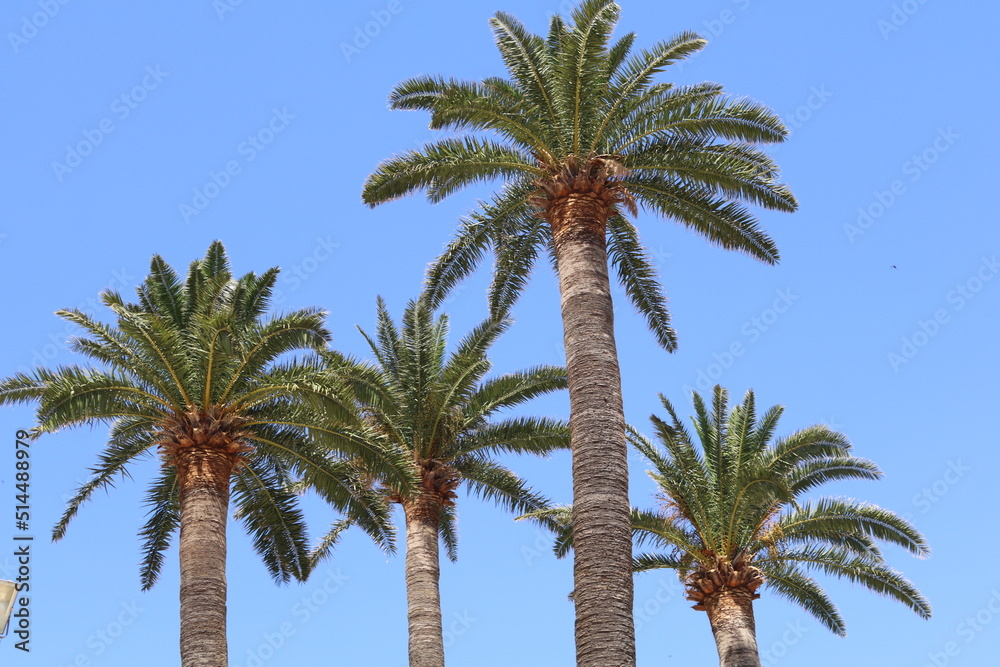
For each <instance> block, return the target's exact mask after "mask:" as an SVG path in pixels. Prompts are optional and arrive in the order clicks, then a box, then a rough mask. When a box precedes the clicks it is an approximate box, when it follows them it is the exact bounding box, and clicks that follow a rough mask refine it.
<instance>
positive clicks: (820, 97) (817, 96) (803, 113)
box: [775, 84, 833, 148]
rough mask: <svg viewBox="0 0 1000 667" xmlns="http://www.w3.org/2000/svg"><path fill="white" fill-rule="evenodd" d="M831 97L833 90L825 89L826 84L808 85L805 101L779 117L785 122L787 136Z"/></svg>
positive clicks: (803, 123)
mask: <svg viewBox="0 0 1000 667" xmlns="http://www.w3.org/2000/svg"><path fill="white" fill-rule="evenodd" d="M831 97H833V91H830V90H827V88H826V84H820V85H819V86H810V87H809V95H808V96H807V97H806V99H805V101H804V102H803V103H802V104H800V105H799V106H797V107H795V110H794V111H792V112H791V113H790V114H788V115H787V116H783V117H782V119H781V120H782V121H783V122H784V123H785V127H786V128H788V134H789V136H791V135H792V134H794V133H795V131H796V130H798V129H799V128H801V127H802V126H803V125H805V124H806V123H808V122H809V121H810V120H811V119H812V117H813V115H814V114H815V113H816V112H817V111H819V110H820V109H822V108H823V107H824V106H825V105H826V103H827V102H828V101H829V100H830V98H831ZM775 148H777V147H775Z"/></svg>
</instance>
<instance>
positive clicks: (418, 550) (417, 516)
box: [403, 495, 444, 667]
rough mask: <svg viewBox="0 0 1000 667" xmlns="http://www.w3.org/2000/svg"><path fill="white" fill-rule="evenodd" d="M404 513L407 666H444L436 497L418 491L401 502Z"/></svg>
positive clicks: (438, 502)
mask: <svg viewBox="0 0 1000 667" xmlns="http://www.w3.org/2000/svg"><path fill="white" fill-rule="evenodd" d="M403 509H404V512H405V514H406V603H407V619H408V621H409V626H410V667H444V634H443V631H442V628H441V592H440V590H439V588H438V583H439V581H440V579H441V564H440V561H439V556H438V523H439V521H440V512H441V504H440V500H438V499H437V498H434V497H433V496H429V495H421V496H420V497H419V498H417V499H416V500H415V501H413V502H409V503H404V505H403Z"/></svg>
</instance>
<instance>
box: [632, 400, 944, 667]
mask: <svg viewBox="0 0 1000 667" xmlns="http://www.w3.org/2000/svg"><path fill="white" fill-rule="evenodd" d="M660 398H661V401H662V402H663V407H664V408H665V409H666V410H667V412H668V414H669V415H670V421H669V422H668V421H664V420H662V419H660V418H659V417H656V416H655V415H654V416H653V417H651V419H652V422H653V428H654V431H655V433H656V439H657V440H658V441H659V443H660V444H662V446H663V448H664V449H665V451H664V450H661V449H660V448H659V447H657V446H654V444H653V443H652V442H651V441H649V440H647V439H646V438H644V437H642V436H640V435H638V434H635V435H634V436H633V442H634V443H635V445H636V446H637V447H638V449H639V451H641V452H642V453H643V455H645V456H646V458H647V459H649V461H650V462H651V463H652V464H653V468H654V470H653V471H651V472H650V473H649V474H650V476H651V477H652V478H653V479H654V480H655V481H656V483H657V485H658V486H659V488H660V498H661V500H662V503H663V504H662V506H661V509H660V511H657V512H649V511H643V512H639V511H637V512H635V513H634V515H633V527H634V529H635V531H636V536H637V538H638V540H639V542H640V543H644V542H648V543H650V544H653V545H655V546H657V547H661V548H663V549H666V552H664V553H652V554H643V555H640V556H638V557H637V558H636V559H635V565H636V571H639V572H641V571H645V570H651V569H656V568H670V569H674V570H676V571H677V573H678V575H679V576H680V578H681V580H682V581H683V582H684V583H685V584H686V586H687V589H686V592H687V598H688V600H691V601H693V602H695V603H696V604H695V605H694V609H697V610H701V611H705V612H706V613H707V614H708V620H709V622H710V624H711V626H712V633H713V634H714V636H715V641H716V646H717V648H718V651H719V662H720V665H722V667H744V666H747V667H759V665H760V658H759V657H758V654H757V642H756V638H755V629H754V627H755V626H754V615H753V600H755V599H757V598H759V597H760V594H759V593H757V592H756V591H757V589H758V588H760V587H761V586H763V587H764V588H766V589H770V590H771V591H773V592H774V593H776V594H778V595H780V596H782V597H784V598H786V599H788V600H789V601H791V602H793V603H795V604H797V605H799V606H800V607H802V608H803V609H805V610H806V611H807V612H809V613H810V614H812V615H813V616H815V617H816V618H817V619H818V620H819V621H820V622H821V623H822V624H823V625H825V626H826V627H827V628H829V629H830V630H831V631H833V632H834V633H836V634H838V635H840V636H843V635H844V634H845V627H844V621H843V619H842V618H841V616H840V614H839V613H838V611H837V608H836V607H835V606H834V605H833V603H832V602H831V601H830V599H829V597H827V595H826V593H825V592H824V591H823V589H822V588H821V587H820V586H819V584H818V583H817V582H816V581H815V580H814V579H813V578H812V577H810V576H809V575H808V574H807V572H809V571H818V572H822V573H825V574H828V575H833V576H834V577H837V578H842V579H848V580H849V581H852V582H854V583H857V584H860V585H862V586H864V587H865V588H868V589H869V590H871V591H874V592H876V593H879V594H881V595H885V596H887V597H890V598H892V599H894V600H898V601H899V602H902V603H903V604H905V605H906V606H908V607H909V608H910V609H912V610H913V611H914V612H916V613H917V614H918V615H919V616H920V617H921V618H929V617H930V614H931V608H930V605H929V604H928V602H927V600H926V599H925V598H924V596H923V595H921V593H920V591H918V590H917V589H916V588H915V587H914V586H913V584H911V583H910V582H909V581H907V580H906V579H905V578H904V577H903V576H902V575H900V574H899V573H898V572H896V571H894V570H892V569H891V568H890V567H889V566H888V565H887V564H886V562H885V559H884V557H883V555H882V553H881V551H880V550H879V548H878V546H877V545H876V543H875V541H876V540H881V541H883V542H887V543H889V544H895V545H898V546H901V547H903V548H904V549H906V550H908V551H909V552H910V553H912V554H914V555H915V556H918V557H926V556H927V555H928V554H929V553H930V552H929V549H928V547H927V543H926V541H925V540H924V537H923V536H922V535H921V534H920V533H919V531H917V529H916V528H914V527H913V526H912V525H911V524H910V523H908V522H907V521H906V520H905V519H903V518H901V517H900V516H898V515H897V514H894V513H893V512H891V511H889V510H886V509H883V508H882V507H879V506H877V505H873V504H870V503H864V502H859V501H856V500H852V499H843V498H819V499H811V500H806V501H802V500H801V498H802V496H803V494H805V493H806V492H807V491H810V490H811V489H813V488H815V487H817V486H819V485H821V484H825V483H827V482H832V481H836V480H841V479H878V478H879V477H881V472H880V471H879V470H878V468H877V467H876V466H875V464H874V463H872V462H871V461H868V460H866V459H861V458H857V457H855V456H853V455H852V454H851V445H850V442H848V440H847V438H846V437H845V436H844V435H843V434H841V433H838V432H836V431H833V430H831V429H829V428H827V427H826V426H823V425H816V426H810V427H808V428H805V429H802V430H800V431H796V432H795V433H793V434H791V435H790V436H788V437H786V438H780V439H777V440H773V441H772V435H773V433H774V430H775V427H776V426H777V423H778V419H779V417H780V416H781V413H782V408H781V406H775V407H772V408H771V409H770V410H768V411H767V412H765V413H764V415H763V416H761V417H760V418H759V419H758V417H757V414H756V408H755V403H754V394H753V392H752V391H748V392H747V393H746V395H745V396H744V397H743V401H742V403H740V404H739V405H736V406H734V407H733V409H732V411H728V405H727V404H728V394H727V392H726V390H725V389H723V388H722V387H719V386H716V387H715V390H714V396H713V401H712V406H711V408H709V407H708V406H706V405H705V403H704V401H703V400H702V398H701V396H699V395H698V394H697V393H695V394H694V408H695V415H694V418H693V420H692V421H693V424H694V431H695V434H696V435H697V437H698V440H699V441H700V443H701V446H700V451H699V448H698V447H696V446H695V445H694V443H693V440H692V438H691V435H690V433H689V432H688V430H687V429H686V428H685V427H684V425H683V424H682V423H681V421H680V420H679V419H678V418H677V415H676V414H675V412H674V409H673V407H672V406H671V404H670V402H669V401H668V400H667V399H665V398H663V397H662V396H661V397H660Z"/></svg>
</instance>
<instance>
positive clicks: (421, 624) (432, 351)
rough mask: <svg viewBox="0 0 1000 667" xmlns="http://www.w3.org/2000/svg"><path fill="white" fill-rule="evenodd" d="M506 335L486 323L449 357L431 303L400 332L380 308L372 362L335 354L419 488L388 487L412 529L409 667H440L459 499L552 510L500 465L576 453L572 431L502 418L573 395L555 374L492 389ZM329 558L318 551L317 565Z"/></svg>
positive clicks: (547, 370) (531, 374) (528, 374)
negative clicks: (507, 459)
mask: <svg viewBox="0 0 1000 667" xmlns="http://www.w3.org/2000/svg"><path fill="white" fill-rule="evenodd" d="M508 326H509V322H508V321H507V320H502V319H501V320H498V319H488V320H486V321H484V322H482V323H481V324H479V325H478V326H477V327H475V328H474V329H473V330H472V331H471V332H470V333H469V334H468V335H467V336H466V337H465V338H464V339H463V340H462V341H461V342H460V343H459V344H458V347H457V348H456V349H455V350H454V352H452V353H451V354H450V355H449V354H446V346H447V334H448V319H447V317H446V316H445V315H441V316H439V317H438V318H436V319H435V318H434V317H433V314H432V312H431V309H430V308H429V307H428V306H427V305H426V303H423V302H419V301H416V302H411V303H410V304H409V305H408V306H407V307H406V310H405V312H404V313H403V319H402V326H401V327H397V326H396V324H395V323H394V322H393V320H392V318H391V317H390V315H389V313H388V311H387V309H386V306H385V303H384V302H383V301H382V299H381V298H380V299H379V300H378V327H377V330H376V334H375V337H374V338H372V337H369V336H368V335H367V334H365V333H364V331H362V334H364V336H365V339H366V340H367V341H368V344H369V345H370V346H371V350H372V354H373V355H374V356H375V362H374V363H370V362H360V361H357V360H354V359H351V358H348V357H345V356H343V355H341V354H339V353H336V352H331V353H328V354H327V358H328V360H329V362H330V366H331V368H332V370H333V371H334V372H335V373H336V374H337V375H338V376H340V377H342V378H343V379H344V380H345V381H346V382H347V383H348V384H349V385H350V386H351V387H352V388H353V389H354V391H355V393H356V396H357V399H358V402H359V404H360V406H361V411H362V413H363V415H364V419H365V422H366V424H367V426H368V432H369V433H370V436H369V437H370V438H371V440H372V446H373V447H374V448H377V449H390V448H394V449H397V450H399V451H402V452H404V453H405V456H406V458H407V460H408V461H409V463H410V465H411V468H412V471H413V473H414V475H415V477H416V478H417V479H418V480H419V481H420V483H419V484H417V485H414V486H412V487H409V488H407V487H403V486H400V485H398V484H396V483H395V482H393V481H392V480H389V481H387V482H386V483H384V484H383V485H382V488H381V491H382V493H383V494H384V497H385V499H386V500H387V501H388V502H390V503H397V504H399V505H400V506H401V507H402V509H403V514H404V517H405V521H406V566H405V568H406V596H407V603H408V618H409V655H410V665H411V667H443V666H444V640H443V634H442V627H441V596H440V593H439V590H438V582H439V579H440V563H439V553H438V540H439V539H440V540H441V541H442V542H443V543H444V546H445V549H446V550H447V553H448V556H449V558H451V559H452V560H454V559H455V557H456V554H457V552H456V536H457V532H456V527H455V520H456V510H455V502H456V500H457V498H458V494H457V491H458V489H459V487H461V486H463V485H464V486H465V487H466V488H467V489H468V490H469V491H471V492H472V493H474V494H476V495H478V496H479V497H481V498H483V499H485V500H491V501H493V502H495V503H497V504H498V505H501V506H502V507H504V508H506V509H509V510H510V511H512V512H518V513H523V512H530V511H536V510H539V509H542V508H545V507H547V506H548V502H547V501H546V499H545V498H543V497H542V496H540V495H539V494H537V493H535V492H534V491H532V490H531V489H529V488H528V486H527V485H526V484H525V482H524V481H523V480H522V479H520V478H519V477H518V476H517V475H515V474H514V473H513V472H511V471H510V470H509V469H507V468H506V467H504V466H503V465H501V464H500V463H498V462H497V461H496V459H495V458H494V457H495V455H496V454H499V453H502V452H507V453H517V454H524V453H528V454H538V455H546V454H549V453H550V452H553V451H555V450H558V449H565V448H567V447H568V446H569V428H568V426H567V425H566V424H565V423H564V422H561V421H559V420H554V419H548V418H541V417H509V418H500V419H498V418H495V417H494V416H495V415H496V413H497V412H499V411H501V410H504V409H506V408H511V407H514V406H516V405H520V404H522V403H524V402H525V401H528V400H529V399H531V398H533V397H535V396H540V395H542V394H546V393H550V392H552V391H555V390H557V389H562V388H565V386H566V373H565V371H564V370H563V369H562V368H557V367H553V366H539V367H536V368H531V369H528V370H524V371H520V372H516V373H507V374H504V375H501V376H498V377H493V378H490V379H485V380H484V378H485V376H486V374H487V373H488V372H489V370H490V367H491V363H490V361H489V359H488V357H487V352H488V351H489V348H490V346H491V345H492V344H493V343H494V342H495V341H496V339H497V338H498V337H499V336H500V335H501V334H502V333H503V332H504V331H506V329H507V328H508ZM339 529H340V526H339V525H336V526H335V527H334V534H336V532H337V531H339ZM323 555H325V554H324V552H323V551H322V550H321V551H320V552H318V553H317V554H316V558H317V559H318V558H321V557H323Z"/></svg>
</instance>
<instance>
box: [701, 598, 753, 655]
mask: <svg viewBox="0 0 1000 667" xmlns="http://www.w3.org/2000/svg"><path fill="white" fill-rule="evenodd" d="M702 604H704V605H705V607H706V611H707V612H708V620H709V622H710V623H711V624H712V634H713V635H715V646H716V648H717V649H718V650H719V667H760V656H759V655H758V653H757V629H756V626H755V625H754V620H753V593H750V592H749V591H745V590H742V589H739V588H723V589H722V590H720V591H719V592H718V593H717V594H716V595H713V596H711V597H710V598H708V599H706V600H705V602H703V603H702Z"/></svg>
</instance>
